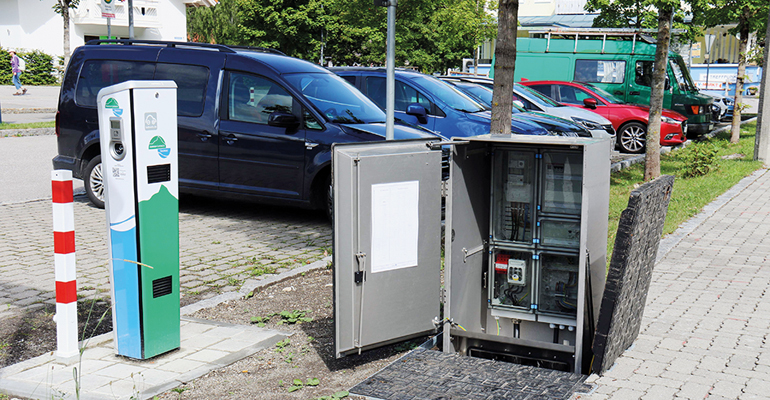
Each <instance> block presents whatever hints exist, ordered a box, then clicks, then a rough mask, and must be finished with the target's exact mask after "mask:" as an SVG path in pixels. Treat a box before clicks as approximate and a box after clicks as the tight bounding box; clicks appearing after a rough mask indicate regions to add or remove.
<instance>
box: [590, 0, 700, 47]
mask: <svg viewBox="0 0 770 400" xmlns="http://www.w3.org/2000/svg"><path fill="white" fill-rule="evenodd" d="M692 1H698V0H686V1H679V0H663V1H660V0H588V2H586V5H585V10H586V11H588V12H597V11H598V12H599V16H598V17H596V19H594V27H596V28H633V29H657V28H658V9H659V7H658V6H659V5H673V6H674V10H675V12H674V25H673V28H674V29H683V30H685V33H684V34H680V35H679V36H678V40H679V41H681V42H684V43H691V42H694V41H695V39H696V38H697V37H698V36H700V35H701V34H702V32H701V29H700V27H699V26H697V24H690V23H687V24H686V23H685V22H684V20H685V16H686V15H687V12H686V11H685V10H686V8H687V7H686V6H687V5H689V4H690V3H691V2H692ZM658 3H660V4H658Z"/></svg>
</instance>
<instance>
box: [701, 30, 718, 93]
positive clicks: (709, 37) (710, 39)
mask: <svg viewBox="0 0 770 400" xmlns="http://www.w3.org/2000/svg"><path fill="white" fill-rule="evenodd" d="M703 37H704V39H706V90H709V66H710V65H711V62H710V61H711V60H709V54H711V44H712V43H714V38H715V37H716V35H704V36H703Z"/></svg>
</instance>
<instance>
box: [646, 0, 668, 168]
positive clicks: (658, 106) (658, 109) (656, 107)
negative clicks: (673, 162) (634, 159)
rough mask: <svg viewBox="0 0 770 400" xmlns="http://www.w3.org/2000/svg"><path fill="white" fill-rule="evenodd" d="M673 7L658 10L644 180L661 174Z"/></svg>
mask: <svg viewBox="0 0 770 400" xmlns="http://www.w3.org/2000/svg"><path fill="white" fill-rule="evenodd" d="M673 13H674V10H673V8H671V7H666V8H662V9H660V10H659V12H658V42H657V45H656V47H655V64H654V67H653V70H652V88H651V91H650V117H649V123H648V125H647V140H646V146H647V154H646V155H645V157H644V180H645V181H651V180H653V179H655V178H657V177H659V176H660V119H661V116H662V115H663V96H664V94H665V90H666V87H665V85H666V70H667V69H666V67H667V66H668V45H669V41H670V39H671V17H672V16H673Z"/></svg>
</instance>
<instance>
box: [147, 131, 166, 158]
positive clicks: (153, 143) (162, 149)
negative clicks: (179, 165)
mask: <svg viewBox="0 0 770 400" xmlns="http://www.w3.org/2000/svg"><path fill="white" fill-rule="evenodd" d="M149 149H150V150H158V155H159V156H160V157H161V158H166V157H168V155H169V154H171V149H169V148H168V147H166V141H165V140H163V138H162V137H160V136H155V137H153V138H152V139H150V146H149Z"/></svg>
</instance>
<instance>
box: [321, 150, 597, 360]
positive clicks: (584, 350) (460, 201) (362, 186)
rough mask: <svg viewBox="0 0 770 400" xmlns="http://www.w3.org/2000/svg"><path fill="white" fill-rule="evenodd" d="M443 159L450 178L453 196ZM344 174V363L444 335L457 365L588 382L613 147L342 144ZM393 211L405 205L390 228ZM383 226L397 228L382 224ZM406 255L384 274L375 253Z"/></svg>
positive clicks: (338, 156)
mask: <svg viewBox="0 0 770 400" xmlns="http://www.w3.org/2000/svg"><path fill="white" fill-rule="evenodd" d="M450 155H451V156H450ZM442 156H443V157H442ZM375 160H377V162H375ZM441 160H443V161H444V168H447V161H448V168H449V171H450V173H449V179H448V180H446V181H444V182H443V184H442V182H441V176H442V174H441V171H440V170H441V162H440V161H441ZM333 175H334V178H333V180H334V196H335V203H336V205H335V221H334V222H335V225H334V230H335V236H334V245H335V249H334V265H335V325H336V329H337V336H336V339H337V340H336V346H337V356H338V357H339V356H344V355H346V354H350V353H354V352H360V351H362V350H366V349H368V348H372V347H376V346H378V345H380V344H386V343H391V342H393V341H394V340H398V339H399V338H402V339H403V338H406V337H411V336H414V335H418V334H422V333H425V332H429V331H431V330H432V328H436V329H439V328H443V331H444V335H443V350H444V351H445V352H458V353H461V354H464V355H470V356H477V357H486V358H494V359H502V360H508V361H512V362H516V363H521V364H526V365H534V366H541V367H547V368H551V369H558V370H563V371H570V372H578V373H579V372H582V371H587V370H588V365H587V364H588V363H590V342H591V340H592V339H593V337H592V336H593V328H594V327H595V324H596V316H597V314H598V309H599V301H600V298H601V294H602V292H603V290H604V282H605V271H606V248H607V216H608V209H609V146H608V145H607V143H606V141H604V140H600V139H583V138H562V137H541V136H522V135H508V136H504V135H482V136H476V137H470V138H462V139H456V140H453V141H451V142H443V143H436V142H435V141H434V142H433V143H431V142H420V141H410V142H385V143H367V144H350V145H348V144H343V145H338V146H335V148H334V161H333ZM383 185H385V186H383ZM399 185H400V186H399ZM398 187H400V189H398ZM407 187H411V189H410V190H411V192H410V191H409V190H407V189H406V188H407ZM397 190H401V191H397ZM383 191H385V192H383ZM387 192H390V193H391V194H389V195H388V194H387ZM418 192H419V196H418V197H419V201H418V200H416V197H415V194H414V193H418ZM442 192H443V193H444V195H445V197H446V203H445V210H444V215H445V224H444V227H445V229H444V233H445V234H444V238H445V239H444V240H445V242H444V249H445V251H444V254H445V255H444V263H445V268H444V288H440V282H439V279H438V278H439V276H440V275H439V273H440V268H441V248H440V246H439V245H437V244H435V243H433V244H430V245H428V243H431V241H430V239H429V238H428V236H433V235H440V226H441V221H440V219H441V217H440V215H441V207H442V203H441V200H440V199H441V197H440V196H441V193H442ZM377 193H380V195H378V194H377ZM382 193H385V194H384V195H385V197H382ZM410 193H411V194H410ZM376 196H380V197H377V198H375V197H376ZM426 197H427V198H426ZM377 199H379V200H377ZM409 199H412V200H409ZM384 202H391V203H394V204H395V206H393V207H390V208H388V209H389V210H390V211H389V212H391V214H388V215H387V216H386V215H385V214H387V212H386V211H384V208H383V207H384V206H383V204H385V203H384ZM377 215H379V218H380V220H382V219H383V218H384V219H385V220H388V221H392V222H393V223H394V224H395V225H393V226H390V227H389V226H386V225H383V224H382V223H379V224H378V223H376V222H375V221H377V219H376V218H378V217H377ZM407 226H408V227H416V228H408V229H407V228H404V227H407ZM409 237H411V238H412V239H409ZM410 242H413V243H410ZM393 243H397V244H398V250H397V251H396V250H392V251H394V255H391V256H389V257H395V258H398V259H404V258H409V260H412V261H409V262H406V263H403V262H402V263H401V264H399V265H401V266H400V267H398V268H392V269H383V268H375V269H372V268H374V265H372V263H371V262H372V260H371V259H370V258H369V257H370V255H371V252H372V251H373V250H376V249H380V252H382V251H383V250H382V249H383V248H384V247H387V246H391V247H388V248H389V249H394V248H393V247H392V244H393ZM396 254H397V256H396ZM406 264H409V266H405V265H406ZM420 270H421V271H422V273H418V272H417V271H420ZM410 271H411V272H410ZM409 273H412V275H407V274H409ZM399 275H400V276H399ZM417 276H419V278H418V277H417ZM370 277H371V278H373V279H371V280H370V279H369V278H370ZM374 278H376V279H374ZM426 292H427V293H428V295H427V297H426ZM434 293H440V294H441V301H443V315H440V314H439V313H440V311H439V310H438V303H439V301H438V299H437V297H436V296H435V294H434ZM425 302H427V304H424V303H425ZM380 317H384V318H385V320H384V321H382V320H380ZM367 321H370V322H367ZM429 323H432V324H433V327H432V326H431V325H430V324H429ZM392 324H396V325H397V326H399V330H398V332H396V333H397V334H396V335H392V334H387V333H386V332H387V331H395V330H397V329H395V328H394V327H393V326H391V325H392ZM367 332H368V333H367ZM374 336H378V339H377V340H368V338H373V337H374Z"/></svg>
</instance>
